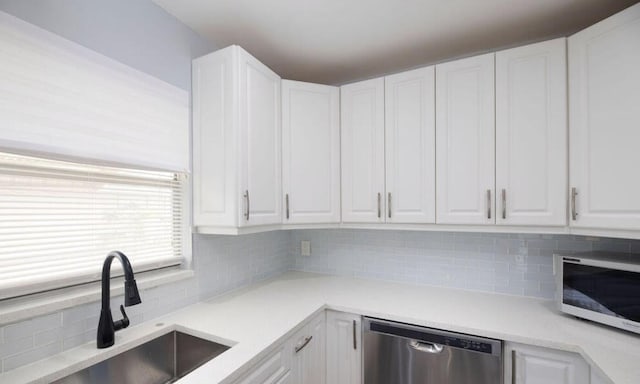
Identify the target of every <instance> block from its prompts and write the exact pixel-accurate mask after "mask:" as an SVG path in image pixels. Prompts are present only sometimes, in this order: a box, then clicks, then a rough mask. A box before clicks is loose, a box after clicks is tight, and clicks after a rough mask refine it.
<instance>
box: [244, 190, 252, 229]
mask: <svg viewBox="0 0 640 384" xmlns="http://www.w3.org/2000/svg"><path fill="white" fill-rule="evenodd" d="M244 199H245V200H246V203H247V210H246V211H245V212H244V217H245V219H247V221H249V212H250V211H251V202H250V200H249V190H246V191H244Z"/></svg>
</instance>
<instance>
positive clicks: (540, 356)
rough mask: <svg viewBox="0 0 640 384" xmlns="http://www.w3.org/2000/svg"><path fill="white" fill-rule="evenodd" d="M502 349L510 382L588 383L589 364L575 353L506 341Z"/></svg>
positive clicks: (545, 383) (535, 383) (516, 383)
mask: <svg viewBox="0 0 640 384" xmlns="http://www.w3.org/2000/svg"><path fill="white" fill-rule="evenodd" d="M505 352H507V356H508V364H507V366H510V367H512V368H511V372H508V373H509V374H510V375H515V377H514V379H515V380H512V382H513V383H514V384H585V383H589V380H590V373H589V365H588V364H587V362H586V361H585V360H584V359H583V358H582V357H581V356H580V355H578V354H576V353H570V352H564V351H557V350H553V349H547V348H540V347H534V346H530V345H522V344H508V345H507V346H506V347H505ZM510 375H509V376H510ZM509 376H507V377H509ZM506 381H508V380H505V382H506Z"/></svg>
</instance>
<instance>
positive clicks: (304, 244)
mask: <svg viewBox="0 0 640 384" xmlns="http://www.w3.org/2000/svg"><path fill="white" fill-rule="evenodd" d="M300 255H301V256H311V241H309V240H302V241H300Z"/></svg>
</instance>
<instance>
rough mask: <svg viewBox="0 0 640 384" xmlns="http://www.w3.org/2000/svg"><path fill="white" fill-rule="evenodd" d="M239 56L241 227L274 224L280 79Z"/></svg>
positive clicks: (277, 210)
mask: <svg viewBox="0 0 640 384" xmlns="http://www.w3.org/2000/svg"><path fill="white" fill-rule="evenodd" d="M239 56H240V57H239V66H240V70H239V77H240V78H239V84H240V92H239V94H240V103H239V107H240V111H239V112H240V114H239V118H240V132H241V141H240V142H241V143H242V145H241V149H242V150H241V161H242V167H241V174H240V186H241V188H240V193H241V194H242V196H241V198H242V201H243V204H242V205H241V208H242V209H241V210H240V212H239V213H240V215H241V219H240V226H253V225H264V224H276V223H280V222H281V221H282V209H281V205H280V203H281V199H282V193H281V191H282V183H281V151H280V146H281V143H282V139H281V126H280V114H281V110H280V77H279V76H278V75H276V74H275V73H274V72H273V71H271V70H270V69H269V68H267V67H266V66H265V65H264V64H262V63H260V62H259V61H258V60H256V59H255V58H254V57H252V56H251V55H249V54H248V53H247V52H246V51H244V50H242V49H239ZM247 213H248V215H247Z"/></svg>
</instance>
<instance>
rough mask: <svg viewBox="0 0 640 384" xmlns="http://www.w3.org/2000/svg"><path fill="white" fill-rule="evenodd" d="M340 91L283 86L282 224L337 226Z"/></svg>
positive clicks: (298, 84)
mask: <svg viewBox="0 0 640 384" xmlns="http://www.w3.org/2000/svg"><path fill="white" fill-rule="evenodd" d="M339 99H340V90H339V88H337V87H330V86H327V85H319V84H310V83H301V82H298V81H289V80H283V81H282V139H283V140H282V189H283V191H282V192H283V194H284V197H283V198H284V202H283V206H284V212H283V215H284V216H283V222H284V223H338V222H340V115H339V108H340V105H339Z"/></svg>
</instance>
